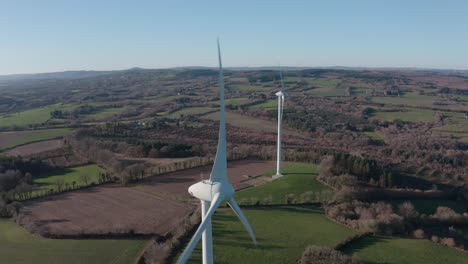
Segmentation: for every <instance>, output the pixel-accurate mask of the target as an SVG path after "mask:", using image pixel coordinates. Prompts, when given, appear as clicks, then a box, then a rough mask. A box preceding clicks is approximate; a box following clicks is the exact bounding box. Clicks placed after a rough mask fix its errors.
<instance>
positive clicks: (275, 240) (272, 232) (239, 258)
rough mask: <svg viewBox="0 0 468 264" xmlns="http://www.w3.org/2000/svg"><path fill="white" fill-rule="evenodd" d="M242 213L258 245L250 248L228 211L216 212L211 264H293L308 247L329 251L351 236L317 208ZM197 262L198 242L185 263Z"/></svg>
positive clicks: (249, 243)
mask: <svg viewBox="0 0 468 264" xmlns="http://www.w3.org/2000/svg"><path fill="white" fill-rule="evenodd" d="M242 210H243V212H244V213H245V215H246V217H247V218H248V220H249V222H250V224H251V225H252V228H253V229H254V231H255V234H256V237H257V240H258V245H257V246H256V247H255V246H253V245H252V241H251V240H250V237H249V235H248V233H247V231H245V229H244V227H243V226H242V224H241V223H240V221H239V220H238V218H237V217H236V215H235V214H234V213H233V212H232V210H230V209H228V208H222V209H218V210H217V212H216V213H215V214H214V217H213V243H214V246H213V249H214V262H215V263H269V264H275V263H295V261H296V259H298V258H299V257H300V256H301V254H302V252H303V251H304V249H305V248H306V247H307V246H308V245H323V246H328V247H332V246H333V245H335V244H336V243H337V242H338V241H340V240H341V239H344V238H346V237H348V236H350V235H353V234H354V231H352V230H351V229H349V228H347V227H344V226H342V225H339V224H336V223H334V222H332V221H330V220H329V219H327V218H326V217H325V216H324V214H323V211H322V210H321V209H319V208H317V207H312V206H311V207H297V206H290V207H274V208H255V209H253V208H252V209H247V208H243V209H242ZM174 262H175V260H174ZM200 262H201V242H200V243H199V245H198V248H196V249H195V251H194V253H193V255H192V257H191V259H190V261H189V263H200Z"/></svg>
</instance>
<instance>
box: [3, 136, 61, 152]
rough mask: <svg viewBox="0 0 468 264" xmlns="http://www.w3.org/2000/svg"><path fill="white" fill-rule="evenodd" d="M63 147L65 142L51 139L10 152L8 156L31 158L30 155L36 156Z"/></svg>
mask: <svg viewBox="0 0 468 264" xmlns="http://www.w3.org/2000/svg"><path fill="white" fill-rule="evenodd" d="M62 146H63V140H61V139H51V140H46V141H40V142H35V143H30V144H26V145H22V146H19V147H16V148H14V149H11V150H8V151H7V152H6V154H7V155H9V156H29V155H34V154H38V153H41V152H45V151H50V150H55V149H59V148H61V147H62Z"/></svg>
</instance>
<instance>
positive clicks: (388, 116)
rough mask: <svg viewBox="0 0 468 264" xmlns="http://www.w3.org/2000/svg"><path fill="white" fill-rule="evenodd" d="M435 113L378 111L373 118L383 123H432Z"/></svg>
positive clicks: (404, 110)
mask: <svg viewBox="0 0 468 264" xmlns="http://www.w3.org/2000/svg"><path fill="white" fill-rule="evenodd" d="M434 114H435V112H434V111H432V110H426V109H417V108H405V109H401V111H397V110H395V111H391V112H390V111H378V112H377V113H375V115H374V117H375V118H377V119H380V120H383V121H390V122H392V121H395V120H397V119H400V120H402V121H407V122H433V121H434Z"/></svg>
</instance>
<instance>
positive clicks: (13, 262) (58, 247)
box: [0, 219, 146, 264]
mask: <svg viewBox="0 0 468 264" xmlns="http://www.w3.org/2000/svg"><path fill="white" fill-rule="evenodd" d="M145 244H146V241H145V240H141V239H45V238H42V237H39V236H36V235H32V234H30V233H28V232H27V231H26V230H25V229H23V228H22V227H20V226H18V225H16V224H15V223H14V222H13V221H11V220H2V219H0V263H5V264H7V263H8V264H30V263H35V264H51V263H57V264H59V263H68V264H83V263H87V264H131V263H134V262H135V260H136V258H137V256H138V255H139V253H140V252H141V251H142V250H143V248H144V246H145Z"/></svg>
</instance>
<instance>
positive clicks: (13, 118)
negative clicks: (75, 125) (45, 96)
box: [0, 104, 76, 127]
mask: <svg viewBox="0 0 468 264" xmlns="http://www.w3.org/2000/svg"><path fill="white" fill-rule="evenodd" d="M75 106H76V105H75V104H54V105H48V106H44V107H39V108H34V109H30V110H26V111H22V112H16V113H9V114H2V115H0V127H8V126H28V125H35V124H41V123H44V122H46V121H48V120H49V119H51V118H52V117H51V115H50V112H52V111H54V110H70V109H73V108H74V107H75Z"/></svg>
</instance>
